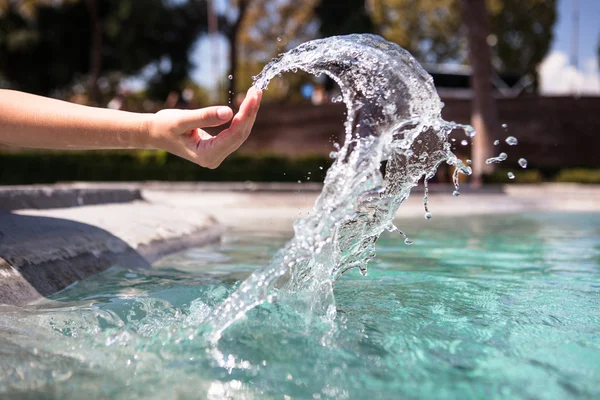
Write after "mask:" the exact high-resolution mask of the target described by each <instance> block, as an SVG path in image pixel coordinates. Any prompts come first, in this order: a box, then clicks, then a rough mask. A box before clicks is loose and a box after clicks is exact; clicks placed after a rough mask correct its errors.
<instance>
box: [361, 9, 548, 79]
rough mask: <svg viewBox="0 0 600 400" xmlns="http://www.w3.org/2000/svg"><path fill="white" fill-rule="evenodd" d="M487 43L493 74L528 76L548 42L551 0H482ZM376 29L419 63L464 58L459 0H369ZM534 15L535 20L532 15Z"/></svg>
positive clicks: (533, 72) (532, 75) (534, 74)
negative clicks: (494, 72)
mask: <svg viewBox="0 0 600 400" xmlns="http://www.w3.org/2000/svg"><path fill="white" fill-rule="evenodd" d="M484 3H485V5H487V9H488V18H489V21H490V35H489V37H488V38H486V39H488V44H489V45H490V46H491V47H492V60H493V62H494V66H495V69H496V70H497V71H498V72H513V73H517V74H520V75H528V76H529V77H530V78H531V79H532V80H533V81H534V82H537V80H538V77H537V72H536V68H537V66H538V64H539V63H540V62H541V61H542V59H543V58H544V56H545V55H546V54H547V52H548V50H549V48H550V44H551V43H552V31H553V29H554V24H555V22H556V0H486V1H484ZM370 5H371V6H370V8H371V13H372V15H373V21H374V22H375V25H376V26H377V28H378V32H379V33H380V34H381V35H382V36H384V37H385V38H386V39H388V40H391V41H393V42H395V43H398V44H399V45H400V46H402V47H403V48H405V49H406V50H408V51H409V52H410V53H411V54H412V55H413V56H415V58H416V59H417V60H419V61H421V62H424V63H444V62H448V61H454V62H456V61H458V62H467V61H468V45H467V41H465V40H464V38H465V35H466V29H467V28H468V26H467V24H466V23H465V22H464V21H463V15H462V14H461V1H459V0H370ZM532 16H535V18H532Z"/></svg>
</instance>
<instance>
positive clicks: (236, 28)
mask: <svg viewBox="0 0 600 400" xmlns="http://www.w3.org/2000/svg"><path fill="white" fill-rule="evenodd" d="M249 3H250V0H239V6H238V11H239V13H238V17H237V19H236V21H235V22H234V23H233V25H232V26H231V29H230V31H229V35H228V36H229V37H228V39H229V73H228V75H229V76H228V78H229V85H228V90H229V93H228V97H229V99H230V100H231V103H232V104H233V99H234V96H235V90H236V86H235V82H236V76H235V75H236V68H237V63H238V51H237V45H238V39H239V38H238V36H239V32H240V27H241V25H242V20H243V19H244V15H246V10H247V9H248V4H249Z"/></svg>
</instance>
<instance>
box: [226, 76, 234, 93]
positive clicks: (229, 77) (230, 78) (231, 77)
mask: <svg viewBox="0 0 600 400" xmlns="http://www.w3.org/2000/svg"><path fill="white" fill-rule="evenodd" d="M227 79H229V80H232V79H233V75H229V76H228V77H227ZM229 93H231V92H229Z"/></svg>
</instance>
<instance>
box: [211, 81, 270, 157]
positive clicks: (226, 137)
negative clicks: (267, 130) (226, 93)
mask: <svg viewBox="0 0 600 400" xmlns="http://www.w3.org/2000/svg"><path fill="white" fill-rule="evenodd" d="M261 98H262V91H260V90H258V89H255V88H250V90H248V94H247V95H246V98H245V99H244V101H243V102H242V104H241V106H240V111H239V112H238V113H237V114H236V116H235V117H234V118H233V121H232V122H231V126H230V127H229V128H228V129H226V130H224V131H223V132H221V133H220V134H219V135H218V136H217V137H216V138H215V141H214V143H213V148H214V150H216V151H220V152H223V153H224V155H223V158H225V157H226V156H228V155H229V154H230V153H232V152H233V151H235V150H237V149H238V148H239V147H240V146H241V144H242V143H243V142H244V141H245V140H246V139H247V138H248V136H249V135H250V131H251V130H252V126H253V125H254V121H255V120H256V115H257V113H258V109H259V106H260V100H261Z"/></svg>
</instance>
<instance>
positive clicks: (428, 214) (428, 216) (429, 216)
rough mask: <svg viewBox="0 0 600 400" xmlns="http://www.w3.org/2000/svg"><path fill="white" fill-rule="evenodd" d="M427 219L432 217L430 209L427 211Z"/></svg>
mask: <svg viewBox="0 0 600 400" xmlns="http://www.w3.org/2000/svg"><path fill="white" fill-rule="evenodd" d="M425 219H431V213H430V212H429V211H427V212H426V213H425Z"/></svg>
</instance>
